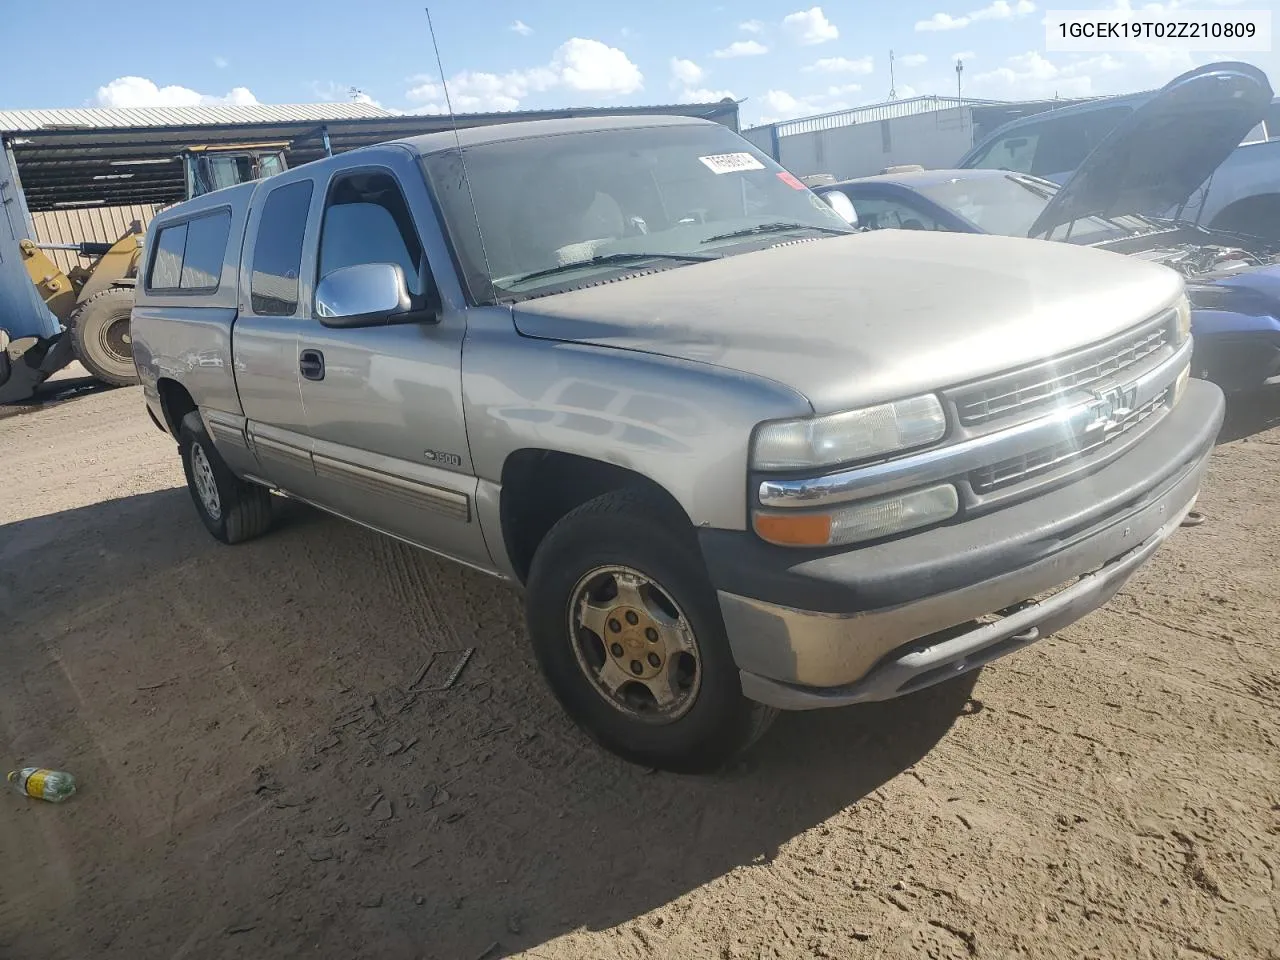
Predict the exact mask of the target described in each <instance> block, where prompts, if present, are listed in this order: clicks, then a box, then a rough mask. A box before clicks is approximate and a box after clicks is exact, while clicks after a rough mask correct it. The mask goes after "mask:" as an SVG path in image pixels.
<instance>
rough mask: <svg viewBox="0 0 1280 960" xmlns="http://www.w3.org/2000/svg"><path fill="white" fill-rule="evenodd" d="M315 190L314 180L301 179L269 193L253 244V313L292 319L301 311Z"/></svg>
mask: <svg viewBox="0 0 1280 960" xmlns="http://www.w3.org/2000/svg"><path fill="white" fill-rule="evenodd" d="M311 190H312V185H311V181H310V180H299V181H298V182H297V183H290V184H287V185H285V186H283V187H276V188H275V189H274V190H272V191H271V192H270V193H269V194H267V200H266V203H265V204H263V207H262V219H261V220H260V221H259V222H258V236H257V239H256V240H255V241H254V244H253V277H252V279H251V280H250V287H249V292H250V298H251V301H252V304H253V312H254V313H256V314H258V315H259V316H264V317H291V316H293V314H294V313H295V312H296V311H297V309H298V271H300V270H301V269H302V238H303V234H304V233H305V232H306V228H307V211H308V210H310V209H311Z"/></svg>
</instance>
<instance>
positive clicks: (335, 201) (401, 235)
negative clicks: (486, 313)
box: [317, 171, 426, 294]
mask: <svg viewBox="0 0 1280 960" xmlns="http://www.w3.org/2000/svg"><path fill="white" fill-rule="evenodd" d="M360 263H394V264H396V265H397V266H399V267H400V269H401V270H402V271H403V272H404V278H405V283H406V284H407V285H408V288H409V292H410V293H417V294H421V293H425V292H426V290H425V289H424V275H425V273H426V270H425V263H424V260H423V252H422V243H421V241H419V239H418V234H417V231H416V230H415V229H414V226H413V219H412V218H411V217H410V215H409V205H408V204H407V203H405V199H404V194H403V193H401V191H400V187H399V185H398V184H397V183H396V181H395V179H394V178H393V177H392V176H391V175H390V174H387V173H383V172H380V171H377V172H368V173H365V172H360V173H355V174H351V175H349V176H345V177H342V178H340V179H338V180H335V181H334V184H333V186H332V187H331V188H330V190H329V198H328V200H327V201H326V203H325V210H324V219H323V221H322V225H321V228H320V262H319V264H318V268H317V274H318V276H317V279H322V278H324V277H325V276H326V275H327V274H330V273H332V272H333V271H334V270H338V269H340V268H342V267H350V266H354V265H355V264H360Z"/></svg>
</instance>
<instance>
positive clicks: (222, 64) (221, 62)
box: [213, 57, 231, 70]
mask: <svg viewBox="0 0 1280 960" xmlns="http://www.w3.org/2000/svg"><path fill="white" fill-rule="evenodd" d="M230 62H231V61H229V60H228V59H227V58H226V57H214V58H213V65H214V66H215V67H217V68H218V69H219V70H225V69H227V65H228V64H229V63H230Z"/></svg>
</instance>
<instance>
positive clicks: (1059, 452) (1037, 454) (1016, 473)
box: [969, 389, 1169, 494]
mask: <svg viewBox="0 0 1280 960" xmlns="http://www.w3.org/2000/svg"><path fill="white" fill-rule="evenodd" d="M1168 399H1169V390H1168V389H1166V390H1164V391H1163V392H1161V393H1160V394H1159V395H1157V396H1156V397H1155V398H1154V399H1152V400H1150V401H1148V402H1147V403H1145V404H1143V405H1142V406H1141V407H1138V408H1137V409H1136V410H1133V411H1132V412H1130V413H1129V414H1128V415H1127V416H1125V417H1124V418H1123V419H1122V420H1119V421H1118V422H1117V423H1116V425H1115V426H1114V427H1113V428H1112V429H1111V430H1109V431H1107V432H1106V433H1104V434H1101V435H1099V436H1098V437H1096V438H1089V439H1086V438H1085V437H1084V436H1082V435H1077V436H1074V437H1068V438H1067V439H1065V440H1062V441H1061V442H1059V443H1055V444H1053V445H1051V446H1048V447H1041V448H1040V449H1039V450H1032V451H1031V452H1030V453H1024V454H1021V455H1020V456H1017V457H1010V458H1009V459H1007V460H1001V461H1000V462H999V463H993V464H991V465H990V466H987V467H980V468H979V469H977V470H974V471H972V472H971V473H970V474H969V483H970V484H972V486H973V489H974V492H975V493H979V494H982V493H990V492H991V491H993V490H999V489H1000V488H1002V487H1008V486H1011V485H1012V484H1015V483H1018V482H1019V481H1021V480H1026V479H1027V478H1028V477H1033V476H1035V475H1037V474H1040V473H1044V472H1045V471H1047V470H1053V469H1055V468H1057V467H1060V466H1062V465H1063V464H1066V463H1068V462H1070V461H1072V460H1076V459H1078V458H1080V457H1083V456H1085V455H1086V454H1088V453H1091V452H1092V451H1094V450H1097V449H1098V448H1099V447H1102V446H1105V445H1106V444H1108V443H1111V442H1112V441H1114V440H1116V439H1117V438H1118V437H1121V436H1124V434H1126V433H1128V432H1129V431H1131V430H1133V429H1134V428H1135V427H1137V426H1138V424H1140V423H1142V422H1143V421H1144V420H1146V419H1147V418H1148V417H1150V416H1151V415H1152V414H1154V413H1155V412H1156V411H1158V410H1159V409H1161V408H1162V407H1163V406H1164V405H1165V403H1166V402H1167V401H1168Z"/></svg>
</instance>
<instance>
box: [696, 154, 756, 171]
mask: <svg viewBox="0 0 1280 960" xmlns="http://www.w3.org/2000/svg"><path fill="white" fill-rule="evenodd" d="M698 159H699V160H701V161H702V162H703V164H704V165H705V166H706V168H707V169H708V170H710V171H711V172H712V173H741V172H742V171H743V170H763V169H764V164H763V163H761V162H760V161H759V160H757V159H756V158H755V157H753V156H752V155H751V154H749V153H713V154H712V155H711V156H709V157H699V158H698Z"/></svg>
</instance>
